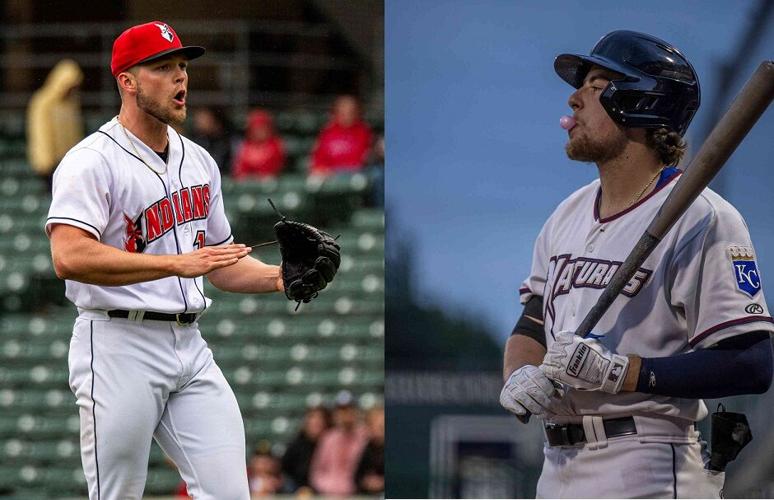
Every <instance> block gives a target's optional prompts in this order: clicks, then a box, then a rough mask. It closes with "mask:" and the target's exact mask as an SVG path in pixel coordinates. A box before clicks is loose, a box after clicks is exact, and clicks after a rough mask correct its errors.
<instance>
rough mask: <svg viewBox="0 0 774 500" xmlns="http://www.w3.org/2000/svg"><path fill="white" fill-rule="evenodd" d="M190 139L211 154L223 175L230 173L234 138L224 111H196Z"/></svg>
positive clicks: (200, 109) (205, 109)
mask: <svg viewBox="0 0 774 500" xmlns="http://www.w3.org/2000/svg"><path fill="white" fill-rule="evenodd" d="M190 137H191V139H192V140H193V141H194V142H196V143H197V144H198V145H199V146H201V147H203V148H204V149H206V150H207V152H208V153H210V155H211V156H212V158H213V159H214V160H215V163H217V165H218V168H219V169H220V173H221V174H222V175H226V174H228V173H229V169H230V168H231V159H232V154H231V152H232V147H233V142H234V137H233V134H232V131H231V126H230V124H229V122H228V120H227V119H226V114H225V112H224V111H223V110H221V109H215V108H207V107H205V108H199V109H197V110H196V111H194V113H193V130H192V131H191V136H190Z"/></svg>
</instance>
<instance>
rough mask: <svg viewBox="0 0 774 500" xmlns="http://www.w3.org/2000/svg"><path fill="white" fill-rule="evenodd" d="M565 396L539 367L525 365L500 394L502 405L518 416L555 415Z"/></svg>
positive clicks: (509, 378)
mask: <svg viewBox="0 0 774 500" xmlns="http://www.w3.org/2000/svg"><path fill="white" fill-rule="evenodd" d="M562 395H563V394H562V393H561V391H560V390H559V389H557V387H556V386H555V385H554V383H553V382H551V379H549V378H548V377H546V376H545V374H544V373H543V372H542V371H540V369H539V368H538V367H537V366H534V365H525V366H522V367H521V368H519V369H518V370H516V371H515V372H513V373H512V374H511V376H510V377H508V381H507V382H506V383H505V386H504V387H503V390H502V391H501V392H500V404H501V405H502V406H503V408H505V409H506V410H508V411H510V412H511V413H515V414H516V415H525V414H526V413H527V410H529V412H530V413H532V414H533V415H538V416H540V415H545V414H548V413H553V411H552V409H553V408H554V406H556V402H557V400H558V399H559V398H560V397H561V396H562Z"/></svg>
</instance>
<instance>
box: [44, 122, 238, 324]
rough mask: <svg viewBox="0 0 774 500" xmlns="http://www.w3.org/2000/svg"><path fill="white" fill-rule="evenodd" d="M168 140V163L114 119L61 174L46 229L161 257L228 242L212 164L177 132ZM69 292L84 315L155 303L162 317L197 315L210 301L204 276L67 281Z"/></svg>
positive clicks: (80, 147) (69, 158)
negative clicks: (69, 229)
mask: <svg viewBox="0 0 774 500" xmlns="http://www.w3.org/2000/svg"><path fill="white" fill-rule="evenodd" d="M167 135H168V137H169V150H168V157H167V161H166V163H165V162H164V160H162V159H161V158H160V157H159V155H157V154H156V153H155V152H153V151H152V150H151V149H150V148H149V147H148V146H146V145H145V144H144V143H143V142H142V141H140V140H139V139H138V138H137V137H135V136H133V135H132V133H131V132H129V131H128V130H124V129H123V127H121V125H120V124H119V123H118V121H117V119H115V118H114V119H113V120H111V121H110V122H108V123H106V124H105V125H103V126H102V127H100V129H99V131H97V132H95V133H93V134H91V135H90V136H88V137H86V138H85V139H84V140H83V141H81V142H80V143H79V144H78V145H76V146H75V147H74V148H73V149H71V150H70V152H69V153H68V154H67V155H66V156H65V158H64V159H63V160H62V162H61V163H60V165H59V167H57V169H56V173H55V174H54V191H53V200H52V203H51V208H50V210H49V214H48V220H47V222H46V231H47V232H49V233H50V231H51V227H52V225H54V224H68V225H71V226H75V227H78V228H81V229H83V230H85V231H88V232H89V233H91V234H92V235H94V237H95V238H97V240H99V241H100V242H102V243H104V244H106V245H110V246H112V247H115V248H119V249H121V250H125V251H127V252H138V253H146V254H156V255H170V254H172V255H174V254H182V253H188V252H192V251H194V250H196V249H198V248H202V247H203V246H207V245H222V244H226V243H230V242H231V241H232V236H231V227H230V226H229V223H228V220H227V219H226V216H225V212H224V209H223V198H222V196H221V189H220V173H219V170H218V168H217V166H216V164H215V161H214V160H213V159H212V157H211V156H210V155H209V154H208V153H207V152H206V151H205V150H204V149H202V148H201V147H199V146H198V145H196V144H194V143H193V142H191V141H190V140H188V139H186V138H184V137H182V136H181V135H180V134H178V133H177V132H176V131H175V130H174V129H173V128H172V127H168V129H167ZM138 155H139V156H138ZM66 286H67V298H68V299H70V301H72V302H73V303H74V304H75V305H76V306H77V307H78V308H79V309H80V310H81V311H83V310H91V309H96V310H110V309H127V310H146V309H148V308H149V305H152V309H153V310H154V311H159V312H167V313H180V312H200V311H203V310H204V309H206V308H207V307H208V306H209V304H210V303H211V301H210V300H209V299H208V298H206V297H205V296H204V288H203V278H202V277H198V278H190V279H189V278H180V277H175V276H173V277H168V278H162V279H158V280H155V281H148V282H144V283H137V284H133V285H124V286H98V285H90V284H85V283H80V282H78V281H73V280H67V281H66Z"/></svg>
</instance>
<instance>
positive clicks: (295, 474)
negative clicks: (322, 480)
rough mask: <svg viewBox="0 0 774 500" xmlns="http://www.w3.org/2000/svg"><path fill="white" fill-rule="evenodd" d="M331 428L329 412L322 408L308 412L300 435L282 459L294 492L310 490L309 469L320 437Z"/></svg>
mask: <svg viewBox="0 0 774 500" xmlns="http://www.w3.org/2000/svg"><path fill="white" fill-rule="evenodd" d="M329 426H330V415H329V414H328V410H326V409H325V408H324V407H322V406H315V407H312V408H309V409H308V410H306V413H305V414H304V423H303V425H302V427H301V430H300V431H299V432H298V435H297V436H296V437H295V439H293V441H291V442H290V444H289V445H288V448H287V450H286V451H285V455H284V456H283V457H282V472H283V473H284V474H285V475H286V476H287V478H288V480H289V481H290V482H291V483H292V484H291V485H289V486H290V489H291V490H292V491H303V490H306V489H309V488H310V486H309V467H310V465H311V463H312V455H313V454H314V450H315V448H317V443H319V441H320V436H322V434H323V432H325V431H326V430H328V427H329Z"/></svg>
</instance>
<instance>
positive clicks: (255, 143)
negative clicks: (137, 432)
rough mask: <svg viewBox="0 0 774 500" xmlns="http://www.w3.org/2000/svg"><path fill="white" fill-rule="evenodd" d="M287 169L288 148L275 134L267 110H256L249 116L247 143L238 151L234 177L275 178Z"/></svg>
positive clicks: (245, 141)
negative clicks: (286, 150) (286, 151)
mask: <svg viewBox="0 0 774 500" xmlns="http://www.w3.org/2000/svg"><path fill="white" fill-rule="evenodd" d="M284 166H285V146H284V144H283V143H282V139H281V138H280V137H279V136H278V135H277V134H276V133H275V130H274V118H273V117H272V116H271V114H270V113H269V112H268V111H263V110H260V109H259V110H255V111H253V112H252V113H250V115H248V117H247V131H246V132H245V140H244V141H243V142H242V144H241V146H240V147H239V151H238V152H237V156H236V160H235V161H234V167H233V169H232V175H233V176H234V178H235V179H245V178H248V177H254V178H258V179H265V178H270V177H276V176H278V175H279V174H280V172H281V171H282V169H283V168H284Z"/></svg>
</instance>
